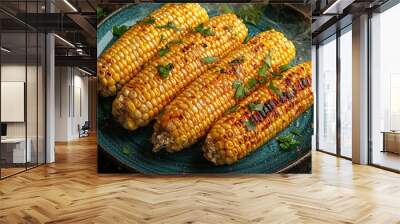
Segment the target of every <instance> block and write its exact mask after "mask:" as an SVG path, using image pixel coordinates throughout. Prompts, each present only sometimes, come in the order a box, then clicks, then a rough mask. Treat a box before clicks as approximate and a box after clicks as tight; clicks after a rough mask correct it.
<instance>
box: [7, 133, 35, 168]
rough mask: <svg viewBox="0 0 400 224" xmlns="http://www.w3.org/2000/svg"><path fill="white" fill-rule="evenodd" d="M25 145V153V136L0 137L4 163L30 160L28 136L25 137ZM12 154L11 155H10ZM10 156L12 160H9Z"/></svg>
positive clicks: (30, 142) (29, 140)
mask: <svg viewBox="0 0 400 224" xmlns="http://www.w3.org/2000/svg"><path fill="white" fill-rule="evenodd" d="M26 142H27V143H28V144H27V147H26V154H25V144H26V143H25V138H5V139H1V154H2V155H1V157H2V158H3V159H5V160H6V163H26V162H31V158H32V154H31V145H32V141H31V139H30V138H27V139H26ZM4 154H5V155H4ZM11 154H12V156H11ZM11 158H12V160H11Z"/></svg>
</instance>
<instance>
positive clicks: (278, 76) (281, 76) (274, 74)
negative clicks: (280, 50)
mask: <svg viewBox="0 0 400 224" xmlns="http://www.w3.org/2000/svg"><path fill="white" fill-rule="evenodd" d="M272 77H273V78H277V79H281V78H283V75H282V74H278V73H272Z"/></svg>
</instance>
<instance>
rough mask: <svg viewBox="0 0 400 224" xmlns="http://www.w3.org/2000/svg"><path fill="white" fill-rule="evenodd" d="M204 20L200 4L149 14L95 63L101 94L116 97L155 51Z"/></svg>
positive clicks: (171, 6)
mask: <svg viewBox="0 0 400 224" xmlns="http://www.w3.org/2000/svg"><path fill="white" fill-rule="evenodd" d="M207 20H208V15H207V12H206V11H205V9H203V8H202V7H201V6H200V5H199V4H189V3H188V4H166V5H165V6H163V7H161V8H160V9H157V10H155V11H154V12H152V13H151V14H150V16H149V17H147V18H145V19H144V20H142V21H141V22H138V23H137V24H136V25H134V26H132V27H131V28H130V29H129V30H128V31H127V32H126V33H125V34H123V35H122V36H121V37H120V38H119V39H118V40H117V41H116V42H115V43H114V44H113V45H112V46H111V47H110V48H109V49H107V50H106V51H105V52H104V53H103V54H102V55H101V56H100V57H99V59H98V60H97V75H98V80H99V92H100V94H101V95H103V96H112V95H115V94H116V92H117V91H118V90H119V89H121V88H122V86H123V85H124V84H125V83H127V82H128V81H129V80H130V79H131V78H132V77H133V76H134V75H136V74H137V73H138V72H139V71H140V69H141V68H142V66H143V65H144V64H145V63H147V62H148V61H150V59H151V58H153V57H154V56H155V55H156V53H157V51H158V50H160V49H161V48H163V47H165V46H166V45H167V43H169V42H170V41H172V40H175V39H179V38H180V37H182V36H184V35H185V34H186V33H187V32H188V31H189V29H192V28H194V27H196V26H197V25H199V24H200V23H203V22H205V21H207Z"/></svg>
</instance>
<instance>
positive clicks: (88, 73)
mask: <svg viewBox="0 0 400 224" xmlns="http://www.w3.org/2000/svg"><path fill="white" fill-rule="evenodd" d="M78 70H79V71H81V72H83V73H85V74H87V75H90V76H92V75H93V74H92V73H90V72H88V71H86V70H83V69H81V68H79V67H78Z"/></svg>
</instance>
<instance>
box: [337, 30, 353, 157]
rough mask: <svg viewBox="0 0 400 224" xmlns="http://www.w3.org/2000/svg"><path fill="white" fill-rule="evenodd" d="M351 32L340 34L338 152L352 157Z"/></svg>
mask: <svg viewBox="0 0 400 224" xmlns="http://www.w3.org/2000/svg"><path fill="white" fill-rule="evenodd" d="M352 73H353V72H352V32H351V29H350V30H349V31H348V32H346V33H344V34H342V35H341V36H340V123H341V124H340V127H341V131H340V135H341V136H340V144H341V146H340V150H341V151H340V153H341V155H342V156H345V157H349V158H351V157H352V148H351V142H352V138H351V136H352V125H351V124H352Z"/></svg>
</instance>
